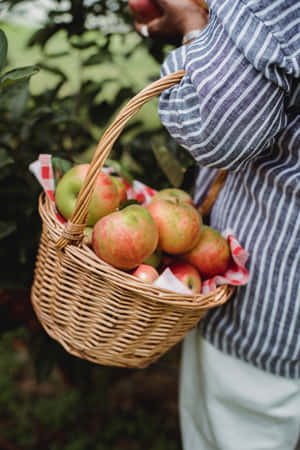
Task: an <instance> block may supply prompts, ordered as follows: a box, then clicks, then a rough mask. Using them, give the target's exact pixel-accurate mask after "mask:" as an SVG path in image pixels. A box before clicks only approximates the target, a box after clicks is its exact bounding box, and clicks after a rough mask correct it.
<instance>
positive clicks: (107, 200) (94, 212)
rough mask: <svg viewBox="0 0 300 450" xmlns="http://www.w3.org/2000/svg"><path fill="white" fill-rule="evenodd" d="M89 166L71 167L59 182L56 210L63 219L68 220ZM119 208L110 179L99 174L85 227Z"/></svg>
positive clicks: (56, 192) (116, 191)
mask: <svg viewBox="0 0 300 450" xmlns="http://www.w3.org/2000/svg"><path fill="white" fill-rule="evenodd" d="M88 169H89V164H79V165H77V166H74V167H72V169H70V170H69V171H68V172H66V173H65V175H64V176H63V177H62V178H61V179H60V180H59V182H58V184H57V187H56V191H55V202H56V206H57V209H58V210H59V212H60V213H61V215H62V216H63V217H64V218H65V219H69V218H70V217H71V214H72V212H73V210H74V208H75V203H76V200H77V196H78V194H79V191H80V189H81V188H82V186H83V182H84V179H85V177H86V174H87V171H88ZM118 206H119V195H118V190H117V188H116V186H115V184H114V182H113V181H112V179H111V177H110V176H109V175H107V174H106V173H104V172H101V173H100V175H99V177H98V179H97V181H96V187H95V190H94V192H93V196H92V200H91V203H90V206H89V211H88V218H87V226H93V225H94V224H95V223H96V222H97V220H99V219H100V218H101V217H103V216H105V215H107V214H109V213H111V212H113V211H115V210H116V208H117V207H118Z"/></svg>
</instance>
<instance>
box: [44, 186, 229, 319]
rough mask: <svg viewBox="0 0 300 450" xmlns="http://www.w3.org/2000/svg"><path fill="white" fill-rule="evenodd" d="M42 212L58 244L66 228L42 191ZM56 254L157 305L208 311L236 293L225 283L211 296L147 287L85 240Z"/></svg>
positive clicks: (51, 235) (50, 232)
mask: <svg viewBox="0 0 300 450" xmlns="http://www.w3.org/2000/svg"><path fill="white" fill-rule="evenodd" d="M39 213H40V216H41V219H42V221H43V223H45V224H46V226H47V228H48V230H47V231H48V235H49V238H51V239H52V241H53V242H54V244H55V243H56V242H57V240H58V239H59V237H60V236H61V233H62V231H63V229H64V225H63V224H62V223H61V222H60V221H59V220H58V218H57V216H56V213H55V210H54V208H53V204H52V203H51V201H50V199H49V198H48V196H47V195H46V193H45V192H42V193H41V194H40V196H39ZM57 251H58V252H65V253H66V255H67V256H68V257H69V258H71V259H72V260H73V261H74V262H75V263H76V264H78V265H79V264H80V265H81V266H82V267H83V269H84V270H87V268H88V270H90V271H91V272H92V273H93V275H95V276H97V275H102V276H103V275H105V276H106V277H107V278H109V280H110V282H111V284H112V285H116V286H119V285H120V283H122V284H124V286H125V284H126V289H128V290H129V291H131V292H134V293H135V294H136V295H140V296H142V297H145V298H146V297H147V298H148V299H149V298H151V300H153V301H155V302H158V303H162V304H164V305H166V304H167V305H169V306H171V307H179V308H184V309H188V310H195V309H197V310H207V309H210V308H214V307H216V306H220V305H222V304H223V303H225V302H226V301H227V299H229V297H231V295H232V293H233V291H234V286H231V285H228V284H224V285H221V286H219V287H217V289H216V290H215V291H213V292H211V293H209V294H180V293H176V292H173V291H170V290H168V289H164V288H159V287H156V286H152V285H150V284H149V285H148V284H147V283H145V282H143V281H142V280H139V279H138V278H136V277H134V276H133V275H131V274H129V273H127V272H125V271H122V270H120V269H117V268H116V267H113V266H112V265H110V264H108V263H106V262H105V261H103V260H101V259H100V258H99V257H98V256H97V255H96V254H95V252H94V251H93V250H92V249H91V248H90V247H89V246H88V245H86V244H85V243H84V241H82V242H80V243H79V242H78V241H77V242H76V244H74V243H69V244H68V245H67V246H66V247H65V249H64V250H57ZM83 259H84V261H83Z"/></svg>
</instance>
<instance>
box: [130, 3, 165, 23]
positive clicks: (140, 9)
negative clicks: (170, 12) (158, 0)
mask: <svg viewBox="0 0 300 450" xmlns="http://www.w3.org/2000/svg"><path fill="white" fill-rule="evenodd" d="M128 6H129V8H130V10H131V12H132V13H133V15H134V17H135V19H136V20H137V21H138V22H140V23H148V22H150V21H151V20H153V19H156V18H157V17H160V16H161V14H162V13H161V11H160V9H159V8H158V6H157V5H155V4H154V3H153V2H152V1H151V0H129V1H128Z"/></svg>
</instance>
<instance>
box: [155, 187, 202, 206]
mask: <svg viewBox="0 0 300 450" xmlns="http://www.w3.org/2000/svg"><path fill="white" fill-rule="evenodd" d="M158 199H164V200H174V201H177V200H179V201H181V202H186V203H188V204H189V205H193V204H194V203H193V199H192V197H191V196H190V194H188V193H187V192H185V191H183V190H182V189H178V188H167V189H162V190H161V191H159V192H158V193H157V194H155V195H154V197H153V198H152V200H151V201H152V202H153V201H155V200H158Z"/></svg>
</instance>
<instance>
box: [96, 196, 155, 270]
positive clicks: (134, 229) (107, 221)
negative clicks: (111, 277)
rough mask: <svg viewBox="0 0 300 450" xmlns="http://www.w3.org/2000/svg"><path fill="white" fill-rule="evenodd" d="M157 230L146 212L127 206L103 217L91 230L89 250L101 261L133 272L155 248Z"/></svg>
mask: <svg viewBox="0 0 300 450" xmlns="http://www.w3.org/2000/svg"><path fill="white" fill-rule="evenodd" d="M157 243H158V228H157V225H156V222H155V221H154V219H153V218H152V216H151V214H150V213H149V211H148V210H147V209H146V208H145V207H144V206H141V205H130V206H127V207H125V208H123V209H121V210H119V211H116V212H113V213H111V214H109V215H107V216H105V217H102V218H101V219H100V220H99V221H98V222H97V223H96V225H95V226H94V228H93V236H92V247H93V249H94V251H95V253H96V254H97V255H98V256H99V258H101V259H103V261H105V262H107V263H109V264H111V265H112V266H114V267H116V268H118V269H123V270H132V269H134V268H136V267H137V266H138V265H140V264H141V263H142V262H143V261H144V260H145V259H146V258H148V256H150V255H151V254H152V253H153V252H154V250H155V249H156V248H157Z"/></svg>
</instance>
